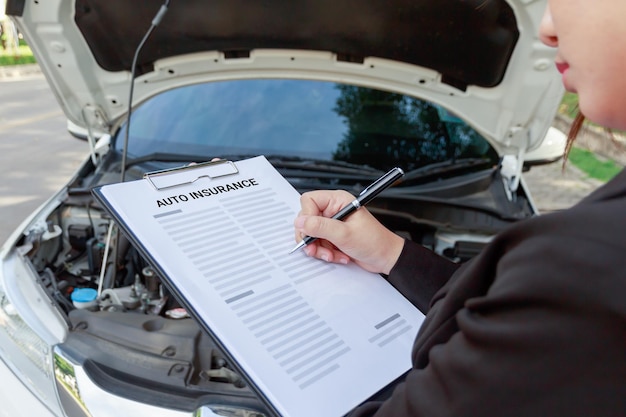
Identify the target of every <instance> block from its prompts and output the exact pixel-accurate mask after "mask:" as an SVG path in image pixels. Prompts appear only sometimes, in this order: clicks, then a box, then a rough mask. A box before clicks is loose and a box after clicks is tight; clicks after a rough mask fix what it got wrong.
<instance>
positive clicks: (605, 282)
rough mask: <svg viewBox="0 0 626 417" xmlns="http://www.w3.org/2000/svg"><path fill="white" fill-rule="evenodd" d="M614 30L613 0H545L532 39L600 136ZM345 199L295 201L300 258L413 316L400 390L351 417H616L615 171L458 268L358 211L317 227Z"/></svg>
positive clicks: (617, 5)
mask: <svg viewBox="0 0 626 417" xmlns="http://www.w3.org/2000/svg"><path fill="white" fill-rule="evenodd" d="M625 17H626V1H624V0H594V1H592V0H549V1H548V8H547V10H546V13H545V16H544V19H543V21H542V25H541V29H540V36H541V40H542V41H543V42H544V43H545V44H547V45H549V46H552V47H555V48H558V54H557V58H556V65H557V67H558V69H559V71H560V72H561V73H562V74H563V83H564V85H565V87H566V89H567V90H568V91H572V92H576V93H578V95H579V102H580V109H581V111H582V112H583V113H584V114H585V115H586V117H588V118H589V119H590V120H592V121H594V122H596V123H599V124H603V125H604V126H606V127H608V128H614V129H626V77H625V76H624V75H623V74H624V70H623V65H625V64H626V24H624V18H625ZM352 199H353V197H352V196H350V195H349V194H348V193H345V192H341V191H315V192H311V193H306V194H304V195H303V197H302V200H301V203H302V210H301V213H300V215H299V216H298V217H297V218H296V219H295V229H296V234H297V238H298V240H299V239H300V238H301V237H302V236H303V235H310V236H316V237H318V238H319V239H318V240H316V241H315V242H314V243H312V244H310V245H308V246H307V247H305V248H304V250H305V252H306V253H307V254H308V255H309V256H314V257H317V258H319V259H322V260H325V261H327V262H337V263H348V262H355V263H357V264H358V265H360V266H361V267H363V268H365V269H367V270H368V271H372V272H377V273H382V274H385V275H388V280H389V281H390V282H391V283H392V284H394V285H395V286H396V287H397V288H398V289H399V290H400V291H401V292H402V293H403V294H405V296H407V298H409V299H410V300H411V301H412V302H413V303H414V304H415V305H417V306H418V307H419V308H420V309H421V310H422V311H424V312H427V318H426V321H425V322H424V325H423V326H422V328H421V329H420V333H419V335H418V337H417V339H416V342H415V345H414V349H413V357H412V359H413V369H412V370H411V371H410V372H409V373H408V375H407V377H406V379H405V381H404V383H402V384H401V385H399V386H398V387H397V388H396V389H395V391H394V392H393V395H392V396H391V397H390V398H389V399H388V400H386V401H385V402H383V403H366V404H364V405H363V406H361V407H359V408H358V409H357V410H355V412H354V413H353V415H354V416H359V417H361V416H376V417H384V416H434V415H437V416H470V415H476V416H585V417H588V416H626V172H624V171H623V172H622V173H620V174H619V175H618V176H617V177H616V178H614V179H613V180H612V181H611V182H609V183H608V184H606V185H605V186H604V187H602V188H600V189H598V190H597V191H595V192H594V193H593V194H592V195H590V196H589V197H587V198H586V199H585V200H583V201H582V202H580V203H579V204H577V205H576V206H574V207H572V208H571V209H569V210H565V211H563V212H560V213H555V214H550V215H545V216H539V217H537V218H534V219H531V220H527V221H525V222H520V223H518V224H517V225H515V226H513V227H511V228H509V229H508V230H506V231H505V232H503V233H501V234H500V235H499V236H497V237H496V238H495V239H494V240H493V242H492V243H491V244H490V245H488V246H487V247H486V248H485V249H484V251H483V252H482V253H481V254H480V255H479V256H477V257H476V258H475V259H473V260H472V261H470V262H468V263H466V264H465V265H463V266H459V265H456V264H453V263H450V262H448V261H447V260H445V259H443V258H441V257H439V256H437V255H435V254H433V253H432V252H430V251H428V250H427V249H425V248H423V247H421V246H419V245H417V244H414V243H412V242H410V241H405V240H403V239H402V238H400V237H399V236H397V235H395V234H393V233H392V232H391V231H389V230H387V229H386V228H384V227H383V226H382V225H381V224H380V223H378V222H377V221H376V220H375V219H374V217H373V216H372V215H371V214H370V213H369V212H368V211H367V210H363V209H362V210H359V211H358V212H356V213H355V214H353V215H352V216H351V217H350V218H348V219H347V220H346V221H344V222H338V221H336V220H332V219H329V218H328V217H330V216H332V215H333V214H334V213H335V212H337V211H338V210H339V209H340V208H341V207H342V206H344V205H345V204H347V203H349V202H350V201H351V200H352ZM331 242H332V243H331Z"/></svg>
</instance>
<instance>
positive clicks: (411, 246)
mask: <svg viewBox="0 0 626 417" xmlns="http://www.w3.org/2000/svg"><path fill="white" fill-rule="evenodd" d="M460 266H461V264H457V263H454V262H452V261H450V260H448V259H446V258H444V257H442V256H439V255H437V254H436V253H434V252H433V251H431V250H428V249H427V248H425V247H423V246H422V245H419V244H418V243H415V242H413V241H411V240H405V241H404V247H403V248H402V253H401V254H400V257H399V258H398V261H397V262H396V264H395V265H394V267H393V268H392V270H391V272H390V273H389V276H388V277H386V278H387V280H388V281H389V282H390V283H391V284H392V285H393V286H394V287H395V288H396V289H397V290H398V291H399V292H400V293H401V294H402V295H404V296H405V297H406V298H407V299H408V300H409V301H410V302H411V303H412V304H413V305H414V306H416V307H417V308H418V309H419V310H420V311H421V312H422V313H424V314H426V313H427V312H428V308H429V305H430V301H431V299H432V297H433V296H434V295H435V293H436V292H437V291H439V289H440V288H441V287H443V285H444V284H445V283H446V282H447V281H448V279H449V278H450V276H451V275H452V274H453V273H454V272H455V271H456V270H457V269H458V268H459V267H460Z"/></svg>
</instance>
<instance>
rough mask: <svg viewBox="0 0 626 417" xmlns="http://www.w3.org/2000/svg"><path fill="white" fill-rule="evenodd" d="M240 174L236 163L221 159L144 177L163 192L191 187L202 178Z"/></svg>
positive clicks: (151, 173) (157, 172)
mask: <svg viewBox="0 0 626 417" xmlns="http://www.w3.org/2000/svg"><path fill="white" fill-rule="evenodd" d="M238 173H239V169H238V168H237V166H236V165H235V163H234V162H232V161H229V160H226V159H220V160H217V161H209V162H202V163H199V164H193V165H185V166H182V167H176V168H171V169H164V170H161V171H153V172H147V173H145V174H144V175H143V177H144V179H147V180H148V181H149V182H150V184H152V186H153V187H154V189H155V190H157V191H161V190H166V189H168V188H174V187H179V186H182V185H189V184H192V183H194V182H196V181H197V180H199V179H201V178H209V179H213V178H219V177H225V176H228V175H236V174H238Z"/></svg>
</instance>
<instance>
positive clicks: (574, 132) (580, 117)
mask: <svg viewBox="0 0 626 417" xmlns="http://www.w3.org/2000/svg"><path fill="white" fill-rule="evenodd" d="M584 123H585V115H584V114H582V113H581V112H580V111H579V112H578V114H576V117H575V118H574V120H573V121H572V125H571V126H570V129H569V132H568V134H567V142H566V143H565V150H564V151H563V169H565V164H566V163H567V157H568V155H569V151H570V150H571V149H572V145H574V141H575V140H576V137H577V136H578V134H579V133H580V130H581V129H582V127H583V124H584Z"/></svg>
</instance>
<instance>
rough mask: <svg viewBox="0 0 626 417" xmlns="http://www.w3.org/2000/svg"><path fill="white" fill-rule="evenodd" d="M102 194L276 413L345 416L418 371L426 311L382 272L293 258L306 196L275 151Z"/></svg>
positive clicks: (149, 177)
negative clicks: (296, 222) (414, 357)
mask: <svg viewBox="0 0 626 417" xmlns="http://www.w3.org/2000/svg"><path fill="white" fill-rule="evenodd" d="M93 194H94V196H95V197H96V199H97V200H98V201H99V202H100V203H101V204H102V206H103V207H104V209H105V210H106V211H107V212H109V213H110V214H111V216H112V217H113V219H114V220H115V222H116V223H117V225H118V227H120V229H121V230H122V231H123V233H124V234H125V235H126V236H127V237H128V239H129V240H130V241H131V242H132V244H133V245H134V246H135V247H136V248H137V249H138V250H139V251H140V253H141V255H142V256H143V257H144V258H145V259H146V260H147V261H148V263H150V264H151V265H152V267H153V268H154V269H155V270H156V271H157V273H158V274H159V276H160V277H161V280H162V281H163V282H164V284H165V285H166V286H167V287H168V289H169V290H170V291H171V292H172V293H173V294H174V296H175V297H176V299H177V300H178V301H179V302H180V303H181V304H182V305H183V306H184V307H185V308H186V309H187V311H188V312H189V314H190V315H191V316H192V317H193V318H194V319H195V320H196V321H197V322H198V323H199V324H200V325H201V327H202V328H203V330H205V331H206V332H207V334H209V335H210V336H211V337H212V339H213V340H214V342H215V343H216V345H217V346H218V347H219V348H220V349H221V350H222V352H223V353H224V355H225V357H226V358H227V359H228V361H229V363H230V365H231V366H232V367H233V368H234V370H235V371H236V372H238V373H239V375H241V377H242V379H243V380H244V381H245V383H246V384H247V385H248V386H249V387H250V389H251V390H252V391H253V392H254V393H255V394H256V395H257V396H258V397H259V399H260V400H261V401H262V402H263V404H264V405H265V406H266V408H267V410H268V411H269V415H271V416H282V417H319V416H322V415H323V416H325V417H341V416H343V415H346V414H347V413H348V412H349V411H350V410H351V409H353V408H354V407H356V406H357V405H359V404H360V403H362V402H363V401H365V400H367V399H368V398H370V397H371V396H373V395H375V394H376V393H377V392H379V391H380V390H382V389H384V388H385V387H386V386H388V385H389V384H390V383H392V382H393V381H395V380H397V379H398V378H399V377H401V376H402V375H403V374H404V373H406V372H407V371H408V370H409V369H410V367H411V363H410V352H411V349H412V345H413V340H414V338H415V335H416V334H417V331H418V329H419V326H420V325H421V322H422V321H423V319H424V315H423V314H422V313H421V312H419V311H418V310H417V309H416V308H415V307H414V306H413V305H412V304H410V302H408V300H406V299H405V298H404V297H403V296H402V295H400V294H399V293H398V292H397V290H395V289H394V288H393V287H392V286H391V284H389V283H388V282H387V281H385V280H384V279H383V278H382V277H380V276H379V275H377V274H372V273H369V272H366V271H364V270H362V269H360V268H359V267H357V266H356V265H354V264H349V265H336V264H327V263H325V262H322V261H319V260H316V259H313V258H309V257H307V256H306V255H305V254H303V253H293V254H289V251H290V249H291V247H292V246H293V243H294V240H293V219H294V218H295V216H296V215H297V212H298V211H299V207H300V206H299V198H300V195H299V193H298V192H297V191H296V190H295V189H294V188H293V187H292V186H291V184H289V183H288V182H287V180H286V179H285V178H284V177H282V176H281V175H280V173H278V171H276V169H275V168H274V167H273V166H272V165H271V164H270V163H269V162H268V161H267V159H265V158H264V157H262V156H260V157H255V158H250V159H246V160H242V161H237V162H232V161H227V160H218V161H211V162H207V163H201V164H195V165H190V166H186V167H181V168H175V169H172V170H164V171H156V172H151V173H148V174H146V175H144V178H143V179H141V180H136V181H129V182H126V183H118V184H108V185H103V186H100V187H97V188H95V189H94V190H93ZM376 358H379V359H380V361H381V362H380V363H383V361H384V363H385V364H386V366H385V367H373V368H372V369H367V367H368V366H370V364H371V363H372V362H375V361H376ZM347 386H350V389H346V387H347Z"/></svg>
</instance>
